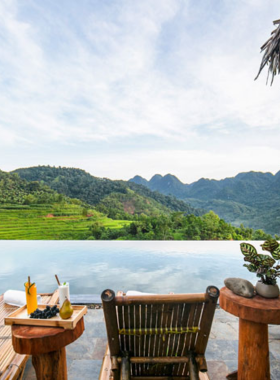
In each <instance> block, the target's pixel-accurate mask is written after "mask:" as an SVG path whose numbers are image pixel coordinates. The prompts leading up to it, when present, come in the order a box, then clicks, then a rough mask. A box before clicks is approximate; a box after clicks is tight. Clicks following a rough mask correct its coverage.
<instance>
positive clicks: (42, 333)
mask: <svg viewBox="0 0 280 380" xmlns="http://www.w3.org/2000/svg"><path fill="white" fill-rule="evenodd" d="M84 329H85V327H84V318H81V319H80V320H79V322H78V323H77V325H76V327H75V328H74V330H65V329H64V328H62V327H41V326H22V325H13V326H12V342H13V347H14V350H15V352H17V353H18V354H25V355H32V364H33V366H34V368H35V371H36V376H37V379H38V380H67V363H66V350H65V346H67V345H68V344H70V343H72V342H74V341H75V340H76V339H78V338H79V337H80V336H81V335H82V334H83V332H84Z"/></svg>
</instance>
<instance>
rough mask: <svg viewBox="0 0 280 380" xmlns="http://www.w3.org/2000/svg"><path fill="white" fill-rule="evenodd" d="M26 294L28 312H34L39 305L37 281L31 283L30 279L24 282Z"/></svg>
mask: <svg viewBox="0 0 280 380" xmlns="http://www.w3.org/2000/svg"><path fill="white" fill-rule="evenodd" d="M24 286H25V295H26V306H27V314H28V315H29V314H31V313H33V311H35V310H36V309H37V307H38V304H37V287H36V284H35V282H33V283H31V282H30V280H29V281H28V282H26V283H25V284H24Z"/></svg>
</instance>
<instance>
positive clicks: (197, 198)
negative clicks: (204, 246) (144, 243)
mask: <svg viewBox="0 0 280 380" xmlns="http://www.w3.org/2000/svg"><path fill="white" fill-rule="evenodd" d="M130 181H131V182H133V183H137V184H139V183H141V185H145V186H147V188H149V189H152V190H157V191H159V192H161V193H162V194H172V195H174V196H176V197H177V198H179V199H183V200H185V201H186V202H188V203H190V204H191V205H192V206H193V207H200V208H203V209H206V210H213V211H214V212H215V213H217V214H218V215H219V216H220V217H221V218H223V219H225V220H226V221H227V222H230V223H233V224H235V225H240V224H241V223H243V224H244V225H246V226H249V227H252V228H256V229H259V228H261V229H264V230H265V231H267V232H269V233H277V234H279V232H280V217H279V215H280V171H279V172H278V173H277V174H275V175H273V174H271V173H261V172H248V173H239V174H238V175H237V176H235V177H232V178H225V179H223V180H220V181H218V180H210V179H205V178H201V179H200V180H199V181H196V182H193V183H191V184H184V183H182V182H181V181H180V180H179V179H178V178H177V177H175V176H173V175H171V174H167V175H166V176H161V175H159V174H156V175H155V176H153V177H152V179H151V180H150V181H147V180H145V179H144V178H142V177H140V176H135V177H134V178H132V179H131V180H130Z"/></svg>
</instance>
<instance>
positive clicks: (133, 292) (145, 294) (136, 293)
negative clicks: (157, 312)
mask: <svg viewBox="0 0 280 380" xmlns="http://www.w3.org/2000/svg"><path fill="white" fill-rule="evenodd" d="M155 294H156V293H143V292H138V290H128V291H127V292H126V295H127V296H149V295H151V296H152V295H155Z"/></svg>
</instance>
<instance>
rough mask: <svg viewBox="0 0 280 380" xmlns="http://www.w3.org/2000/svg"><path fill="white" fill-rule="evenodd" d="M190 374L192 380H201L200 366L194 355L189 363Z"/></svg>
mask: <svg viewBox="0 0 280 380" xmlns="http://www.w3.org/2000/svg"><path fill="white" fill-rule="evenodd" d="M189 372H190V380H199V373H198V365H197V362H196V360H195V358H194V356H193V355H192V356H191V357H190V361H189Z"/></svg>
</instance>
